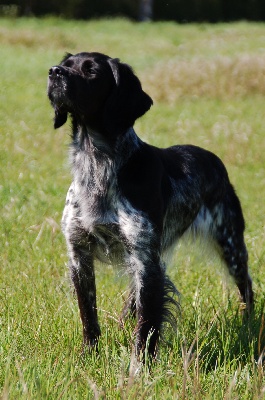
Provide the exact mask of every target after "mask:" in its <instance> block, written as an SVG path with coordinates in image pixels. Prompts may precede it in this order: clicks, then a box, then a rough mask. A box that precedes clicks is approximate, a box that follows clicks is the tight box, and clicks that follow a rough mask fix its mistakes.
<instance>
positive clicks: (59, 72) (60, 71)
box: [49, 66, 63, 77]
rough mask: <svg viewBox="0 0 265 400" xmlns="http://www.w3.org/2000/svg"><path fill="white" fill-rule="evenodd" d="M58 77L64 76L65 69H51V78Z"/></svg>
mask: <svg viewBox="0 0 265 400" xmlns="http://www.w3.org/2000/svg"><path fill="white" fill-rule="evenodd" d="M56 75H57V76H58V75H63V68H62V67H58V66H56V67H51V68H50V69H49V76H50V77H53V76H56Z"/></svg>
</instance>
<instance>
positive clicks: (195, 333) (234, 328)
mask: <svg viewBox="0 0 265 400" xmlns="http://www.w3.org/2000/svg"><path fill="white" fill-rule="evenodd" d="M232 303H233V302H231V303H229V304H228V308H227V309H226V310H224V309H223V310H220V309H219V310H218V311H216V312H215V315H214V317H213V318H211V319H210V320H209V319H208V318H207V317H206V318H205V320H206V319H207V321H203V318H202V320H201V322H200V326H199V327H198V326H196V317H197V316H196V315H195V314H196V311H194V313H186V312H185V314H186V315H185V320H186V322H185V327H184V326H181V321H178V328H177V335H176V336H175V337H174V333H173V332H168V334H167V335H166V337H165V345H166V347H167V348H168V347H170V348H171V351H172V352H175V351H176V349H177V352H178V355H179V356H180V357H181V358H182V361H183V364H184V365H186V366H187V367H188V368H190V367H191V365H192V364H193V363H196V364H199V366H200V370H201V371H204V372H205V373H206V374H207V373H210V372H211V371H215V370H218V369H219V368H223V367H224V365H225V364H226V365H232V364H233V363H237V365H238V368H242V367H243V366H244V365H245V364H247V363H249V362H251V363H253V362H255V364H256V365H258V366H263V365H264V362H265V313H264V311H265V300H264V301H263V302H261V303H257V304H256V305H255V311H253V312H252V314H251V315H250V316H246V315H242V312H241V311H240V310H238V309H235V307H234V306H232ZM211 307H213V306H211ZM187 314H190V315H191V317H190V318H188V317H187ZM205 314H207V311H206V312H205ZM181 319H182V318H181ZM162 351H163V350H162Z"/></svg>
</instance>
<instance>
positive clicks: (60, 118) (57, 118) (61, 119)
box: [53, 107, 67, 129]
mask: <svg viewBox="0 0 265 400" xmlns="http://www.w3.org/2000/svg"><path fill="white" fill-rule="evenodd" d="M54 113H55V114H54V125H53V126H54V129H57V128H60V127H61V126H62V125H63V124H65V122H66V121H67V112H66V111H59V110H58V108H56V107H55V108H54Z"/></svg>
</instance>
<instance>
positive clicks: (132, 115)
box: [105, 58, 153, 129]
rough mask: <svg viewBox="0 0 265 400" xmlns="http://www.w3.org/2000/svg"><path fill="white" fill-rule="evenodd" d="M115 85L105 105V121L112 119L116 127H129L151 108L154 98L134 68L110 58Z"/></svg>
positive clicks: (107, 122)
mask: <svg viewBox="0 0 265 400" xmlns="http://www.w3.org/2000/svg"><path fill="white" fill-rule="evenodd" d="M108 63H109V65H110V67H111V70H112V74H113V76H114V79H115V87H114V90H113V93H112V95H111V96H110V98H109V100H108V102H107V104H106V107H105V123H106V124H109V123H110V121H111V122H112V124H114V127H115V125H116V128H120V129H128V128H129V127H131V126H133V124H134V122H135V120H136V119H137V118H139V117H141V116H142V115H143V114H145V113H146V111H148V110H149V108H150V107H151V105H152V104H153V100H152V99H151V97H150V96H148V94H146V93H145V92H144V91H143V89H142V85H141V83H140V81H139V79H138V78H137V76H136V75H135V74H134V73H133V70H132V68H131V67H130V66H129V65H127V64H123V63H121V62H119V60H118V59H117V58H115V59H109V60H108Z"/></svg>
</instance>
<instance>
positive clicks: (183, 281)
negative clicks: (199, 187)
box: [0, 18, 265, 400]
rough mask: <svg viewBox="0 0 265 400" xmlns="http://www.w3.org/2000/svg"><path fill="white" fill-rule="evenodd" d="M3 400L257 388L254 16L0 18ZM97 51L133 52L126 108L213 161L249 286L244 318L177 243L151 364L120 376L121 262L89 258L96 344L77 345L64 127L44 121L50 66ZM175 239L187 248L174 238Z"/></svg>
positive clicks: (260, 272) (152, 134)
mask: <svg viewBox="0 0 265 400" xmlns="http://www.w3.org/2000/svg"><path fill="white" fill-rule="evenodd" d="M0 22H1V23H0V45H1V76H2V84H1V86H0V102H1V108H0V132H1V136H0V146H1V149H2V150H1V153H0V163H1V168H0V202H1V210H2V212H1V224H0V238H1V256H0V257H1V272H0V274H1V284H0V308H1V313H0V325H1V330H0V388H1V390H0V396H1V399H2V400H4V399H34V400H35V399H92V398H95V399H105V398H106V399H134V398H137V399H162V398H163V399H172V398H176V399H213V398H214V399H263V398H264V396H265V377H264V365H263V351H264V344H265V342H264V341H265V338H264V333H265V332H264V324H265V322H264V309H263V308H264V292H265V291H264V280H265V268H264V264H265V252H264V248H265V227H264V215H265V205H264V197H265V168H264V152H265V135H264V128H263V126H264V91H265V83H264V82H265V79H264V73H265V70H264V58H265V48H264V37H265V26H264V25H263V24H248V23H244V22H242V23H237V24H231V25H229V24H220V25H207V24H203V25H177V24H174V23H150V24H136V23H133V22H129V21H126V20H99V21H90V22H75V21H63V20H58V19H53V18H48V19H43V20H37V19H13V20H8V19H2V20H1V21H0ZM82 50H88V51H90V50H95V51H100V52H104V53H107V54H109V55H112V56H113V57H119V58H120V59H121V60H123V61H125V62H128V63H129V64H131V65H133V67H134V69H135V71H136V73H137V74H138V76H139V77H140V78H141V80H142V82H143V87H144V89H145V90H146V91H147V92H148V93H149V94H150V95H151V96H152V97H153V98H154V100H155V105H154V106H153V108H152V109H151V111H150V112H149V113H147V115H146V116H145V117H144V118H142V119H141V120H140V121H138V122H137V125H136V129H137V132H138V133H139V135H140V136H141V137H142V138H143V139H144V140H147V141H149V142H151V143H152V144H154V145H157V146H163V147H166V146H169V145H171V144H174V143H193V144H196V145H199V146H202V147H205V148H207V149H209V150H211V151H213V152H216V153H217V154H218V155H219V156H220V157H221V158H222V159H223V161H224V162H225V164H226V166H227V168H228V171H229V175H230V177H231V180H232V182H233V183H234V185H235V186H236V188H237V192H238V194H239V196H240V199H241V201H242V206H243V209H244V213H245V218H246V222H247V228H246V242H247V246H248V249H249V256H250V265H251V273H252V276H253V280H254V290H255V293H256V310H255V315H253V318H252V320H251V321H250V323H249V324H245V325H244V324H243V325H242V321H241V317H240V314H239V306H238V302H237V293H236V290H235V288H234V285H233V284H231V282H230V280H229V278H228V277H227V276H226V274H225V273H224V271H223V269H222V266H221V265H219V262H218V260H217V259H216V258H214V257H213V256H212V255H211V254H210V257H209V254H207V250H206V251H205V254H204V252H203V254H202V252H201V249H198V248H196V246H195V245H192V246H191V244H188V245H185V244H181V245H180V246H179V248H178V250H177V252H176V254H175V257H174V260H173V262H172V264H171V265H170V266H169V274H170V276H171V278H172V280H173V281H174V283H175V284H176V286H177V288H178V289H179V291H180V292H181V305H182V313H181V316H180V317H179V320H178V329H177V332H172V330H171V329H170V328H168V329H166V330H165V335H164V341H163V342H162V343H161V350H160V354H159V360H158V361H157V362H156V363H155V365H154V366H153V368H152V370H151V372H150V371H148V369H145V368H144V369H143V371H142V373H141V374H140V375H139V376H138V377H136V378H135V379H132V377H130V376H129V372H128V371H129V364H130V356H131V346H132V343H133V339H134V334H133V330H134V323H133V321H130V320H129V321H127V322H126V323H125V325H123V326H122V327H121V326H120V325H119V323H118V321H119V313H120V310H121V308H122V302H123V299H124V297H125V292H126V279H125V278H124V277H123V276H122V272H117V271H116V270H115V268H112V267H109V266H102V265H98V266H97V274H96V277H97V287H98V298H99V317H100V321H101V327H102V333H103V334H102V339H101V342H100V351H99V355H96V354H94V353H92V354H86V355H85V356H83V357H81V356H80V350H81V344H82V337H81V324H80V321H79V314H78V308H77V304H76V299H75V298H74V297H73V295H72V288H71V286H70V285H69V278H68V272H67V268H66V263H67V257H66V249H65V243H64V239H63V237H62V234H61V232H60V218H61V213H62V209H63V205H64V198H65V194H66V191H67V187H68V185H69V183H70V180H71V177H70V173H69V168H68V165H67V145H68V143H69V132H70V129H69V126H64V127H63V128H61V129H60V130H58V131H56V132H55V131H53V128H52V110H51V107H50V106H49V103H48V100H47V98H46V77H47V71H48V69H49V68H50V66H52V65H54V64H56V63H58V61H59V60H60V59H61V58H62V56H63V54H64V53H65V52H66V51H69V52H73V53H75V52H78V51H82ZM187 250H188V251H187Z"/></svg>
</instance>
